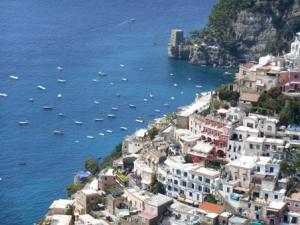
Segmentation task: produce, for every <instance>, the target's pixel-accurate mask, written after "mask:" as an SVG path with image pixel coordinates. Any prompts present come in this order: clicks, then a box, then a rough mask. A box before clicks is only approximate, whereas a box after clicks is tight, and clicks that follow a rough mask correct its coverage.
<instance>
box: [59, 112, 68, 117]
mask: <svg viewBox="0 0 300 225" xmlns="http://www.w3.org/2000/svg"><path fill="white" fill-rule="evenodd" d="M57 115H58V116H60V117H66V116H67V115H66V114H65V113H58V114H57Z"/></svg>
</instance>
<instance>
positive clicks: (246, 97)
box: [240, 92, 260, 102]
mask: <svg viewBox="0 0 300 225" xmlns="http://www.w3.org/2000/svg"><path fill="white" fill-rule="evenodd" d="M259 96H260V95H259V93H249V92H241V96H240V100H242V101H249V102H257V101H258V99H259Z"/></svg>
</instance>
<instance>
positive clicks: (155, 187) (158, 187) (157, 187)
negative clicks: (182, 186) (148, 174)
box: [151, 180, 166, 194]
mask: <svg viewBox="0 0 300 225" xmlns="http://www.w3.org/2000/svg"><path fill="white" fill-rule="evenodd" d="M151 192H152V193H154V194H158V193H160V194H165V193H166V189H165V187H164V185H163V184H162V183H161V182H159V181H158V180H155V181H154V183H153V184H152V186H151Z"/></svg>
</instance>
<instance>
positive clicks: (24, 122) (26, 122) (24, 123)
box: [18, 120, 29, 125]
mask: <svg viewBox="0 0 300 225" xmlns="http://www.w3.org/2000/svg"><path fill="white" fill-rule="evenodd" d="M18 124H19V125H28V124H29V121H28V120H23V121H19V122H18Z"/></svg>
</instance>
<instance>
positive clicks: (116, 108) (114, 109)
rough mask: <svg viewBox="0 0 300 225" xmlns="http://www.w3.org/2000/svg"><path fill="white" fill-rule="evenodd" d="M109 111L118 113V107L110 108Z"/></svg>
mask: <svg viewBox="0 0 300 225" xmlns="http://www.w3.org/2000/svg"><path fill="white" fill-rule="evenodd" d="M111 110H112V111H118V110H119V108H118V107H112V108H111Z"/></svg>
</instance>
